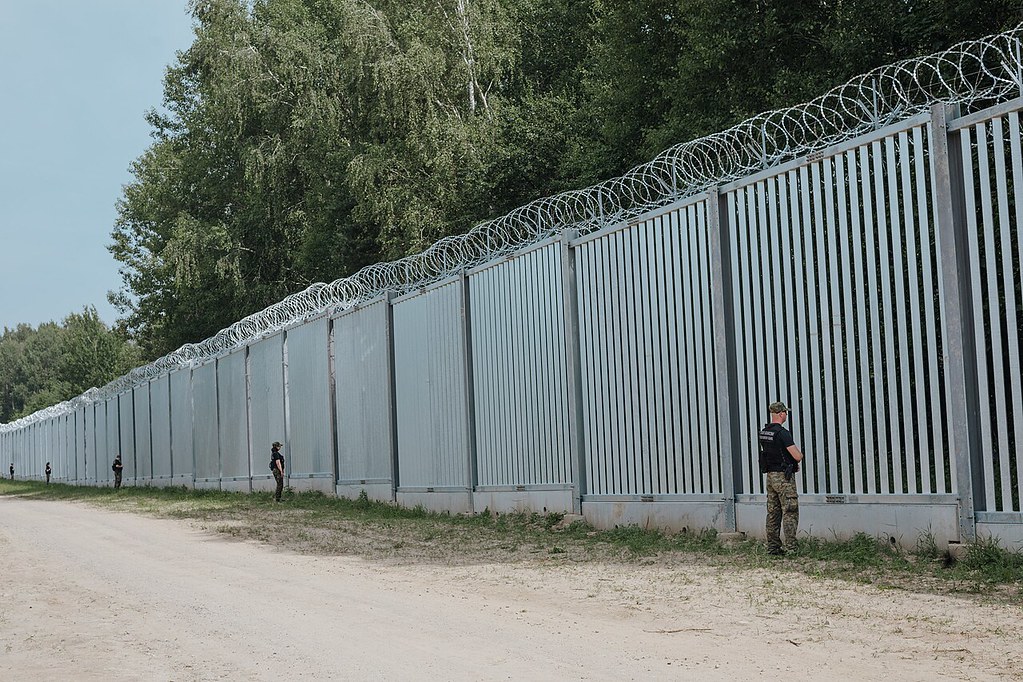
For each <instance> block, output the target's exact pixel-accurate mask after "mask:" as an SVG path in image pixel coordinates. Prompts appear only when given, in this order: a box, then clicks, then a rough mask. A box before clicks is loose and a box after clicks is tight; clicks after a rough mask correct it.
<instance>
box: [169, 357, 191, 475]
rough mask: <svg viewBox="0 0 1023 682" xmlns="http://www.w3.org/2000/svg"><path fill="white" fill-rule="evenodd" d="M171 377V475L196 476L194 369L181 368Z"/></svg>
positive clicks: (171, 374) (172, 373)
mask: <svg viewBox="0 0 1023 682" xmlns="http://www.w3.org/2000/svg"><path fill="white" fill-rule="evenodd" d="M169 378H170V419H171V422H170V427H171V434H170V436H171V441H170V445H171V475H172V476H173V477H174V478H194V476H195V461H194V459H193V452H194V447H195V443H194V441H193V437H194V436H193V433H192V370H190V369H179V370H176V371H174V372H171V373H170V375H169Z"/></svg>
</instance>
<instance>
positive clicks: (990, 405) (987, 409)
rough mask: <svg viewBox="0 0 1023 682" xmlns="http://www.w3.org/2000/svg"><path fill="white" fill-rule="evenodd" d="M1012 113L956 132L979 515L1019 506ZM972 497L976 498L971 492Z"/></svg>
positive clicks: (1017, 233)
mask: <svg viewBox="0 0 1023 682" xmlns="http://www.w3.org/2000/svg"><path fill="white" fill-rule="evenodd" d="M1019 118H1020V117H1019V112H1018V111H1012V112H1009V113H1008V114H1005V115H1002V116H998V117H995V118H992V119H989V120H986V121H981V122H978V123H976V124H975V125H974V126H972V127H969V128H964V129H962V130H961V131H960V133H959V134H960V142H961V145H960V150H959V151H960V153H961V154H962V158H963V169H964V171H963V173H964V185H965V194H966V222H967V236H968V255H969V259H970V273H969V274H970V278H971V288H972V291H973V327H974V331H975V338H974V343H975V344H976V349H977V352H976V355H977V366H976V368H975V371H976V377H977V384H978V389H979V390H978V393H979V400H978V405H977V408H978V410H979V412H980V441H981V442H980V452H981V458H982V461H983V480H984V491H983V504H982V507H983V509H984V510H986V511H993V512H1019V511H1021V506H1020V505H1021V499H1023V371H1021V361H1020V356H1021V354H1023V348H1021V344H1023V332H1021V329H1020V325H1021V323H1023V290H1021V281H1023V277H1021V269H1020V268H1021V264H1023V234H1021V232H1023V230H1021V225H1023V150H1021V138H1020V120H1019ZM977 492H978V493H979V492H980V491H977Z"/></svg>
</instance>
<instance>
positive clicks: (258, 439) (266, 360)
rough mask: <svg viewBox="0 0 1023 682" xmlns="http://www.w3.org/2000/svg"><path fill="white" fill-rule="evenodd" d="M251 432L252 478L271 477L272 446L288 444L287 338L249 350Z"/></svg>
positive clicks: (270, 340)
mask: <svg viewBox="0 0 1023 682" xmlns="http://www.w3.org/2000/svg"><path fill="white" fill-rule="evenodd" d="M249 429H250V433H251V437H252V445H251V450H252V476H253V478H269V477H270V468H269V462H270V445H271V444H272V443H273V442H274V441H281V442H284V441H285V440H287V439H286V438H285V421H284V335H283V334H275V335H273V336H271V337H269V338H267V339H263V340H262V341H260V342H258V343H256V344H254V345H252V346H250V347H249Z"/></svg>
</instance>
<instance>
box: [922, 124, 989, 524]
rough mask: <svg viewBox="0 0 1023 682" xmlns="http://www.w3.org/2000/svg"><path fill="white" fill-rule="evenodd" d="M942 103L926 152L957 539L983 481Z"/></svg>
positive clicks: (961, 231) (958, 183)
mask: <svg viewBox="0 0 1023 682" xmlns="http://www.w3.org/2000/svg"><path fill="white" fill-rule="evenodd" d="M952 114H953V112H950V111H949V110H947V109H946V108H945V106H944V105H941V104H935V105H934V106H932V107H931V122H930V126H929V127H930V130H929V133H930V135H929V136H930V151H931V171H932V173H933V177H934V197H933V201H934V222H935V234H936V237H937V241H938V244H937V248H938V265H939V267H940V269H941V284H942V292H943V297H944V301H943V306H942V309H941V310H942V321H943V325H942V326H943V327H944V346H943V348H944V353H943V357H942V360H943V362H944V365H945V387H946V392H947V400H948V414H949V418H950V420H955V423H954V424H950V425H949V430H948V431H949V434H948V435H949V443H948V448H949V451H950V452H951V456H952V457H953V465H954V466H955V475H956V484H957V487H958V490H959V535H960V540H962V541H966V542H972V541H973V540H974V539H975V538H976V533H977V529H976V515H975V511H976V509H977V505H978V503H979V504H980V505H981V506H983V495H984V484H983V480H975V478H977V477H979V476H980V475H981V472H982V471H983V469H982V468H981V466H980V465H979V462H977V461H976V460H977V458H978V457H979V455H980V452H979V448H978V447H977V442H976V436H977V433H978V424H979V416H978V412H977V408H976V405H977V398H978V396H977V384H976V380H975V377H974V376H973V375H974V372H973V371H972V370H973V368H975V367H976V352H977V350H976V348H975V347H974V342H973V338H974V337H973V324H974V321H973V305H972V302H971V301H972V297H971V295H970V280H969V278H968V277H963V276H962V273H965V272H969V265H968V264H969V254H968V253H967V244H968V241H967V236H966V208H965V203H964V199H965V197H964V190H963V159H962V157H961V154H960V153H959V152H958V151H956V145H955V142H958V140H959V133H956V132H950V131H949V130H948V120H949V118H951V117H952Z"/></svg>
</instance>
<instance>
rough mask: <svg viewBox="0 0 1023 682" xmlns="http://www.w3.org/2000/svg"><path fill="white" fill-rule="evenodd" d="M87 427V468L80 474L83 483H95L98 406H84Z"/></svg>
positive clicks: (85, 450) (79, 478) (85, 425)
mask: <svg viewBox="0 0 1023 682" xmlns="http://www.w3.org/2000/svg"><path fill="white" fill-rule="evenodd" d="M82 412H83V419H84V429H85V444H84V453H85V469H84V471H82V473H80V474H79V477H78V481H79V483H81V484H85V485H93V484H95V482H96V406H95V404H92V405H86V406H85V407H84V408H82Z"/></svg>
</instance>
